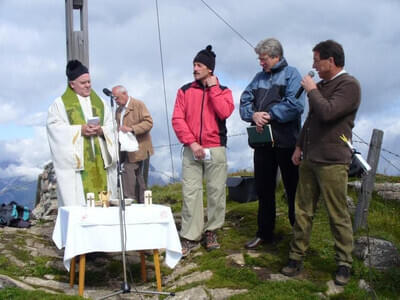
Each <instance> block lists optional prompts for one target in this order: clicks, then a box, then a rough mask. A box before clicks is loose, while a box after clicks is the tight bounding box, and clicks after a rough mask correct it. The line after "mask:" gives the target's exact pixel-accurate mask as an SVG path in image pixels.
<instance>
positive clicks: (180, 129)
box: [172, 81, 234, 148]
mask: <svg viewBox="0 0 400 300" xmlns="http://www.w3.org/2000/svg"><path fill="white" fill-rule="evenodd" d="M233 109H234V104H233V98H232V92H231V90H230V89H228V88H227V87H225V86H222V85H219V83H218V84H217V85H215V86H212V87H210V88H204V87H203V86H202V85H201V83H199V82H196V81H194V82H191V83H188V84H186V85H184V86H183V87H181V88H180V89H179V90H178V94H177V96H176V101H175V107H174V112H173V114H172V127H173V128H174V131H175V134H176V136H177V137H178V139H179V141H180V142H181V143H182V144H184V145H187V146H189V145H190V144H192V143H194V142H197V143H199V144H200V145H201V146H203V147H205V148H209V147H218V146H226V141H227V136H226V133H227V129H226V125H225V120H226V119H227V118H228V117H229V116H230V115H231V114H232V112H233Z"/></svg>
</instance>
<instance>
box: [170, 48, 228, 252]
mask: <svg viewBox="0 0 400 300" xmlns="http://www.w3.org/2000/svg"><path fill="white" fill-rule="evenodd" d="M214 68H215V53H214V52H213V51H212V47H211V46H207V47H206V49H204V50H201V51H200V52H199V53H198V54H197V55H196V56H195V58H194V60H193V76H194V79H195V81H193V82H191V83H188V84H185V85H184V86H182V87H181V88H180V89H179V90H178V94H177V97H176V101H175V107H174V112H173V115H172V126H173V128H174V131H175V133H176V136H177V137H178V139H179V141H180V142H181V143H182V144H183V145H184V147H183V159H182V193H183V205H182V227H181V231H180V236H181V244H182V255H183V256H187V255H188V254H189V253H190V251H191V250H194V249H196V248H198V247H199V246H200V244H199V240H200V239H201V237H202V234H203V232H204V233H205V245H206V249H207V250H212V249H217V248H219V247H220V245H219V243H218V241H217V234H216V230H217V229H219V228H221V227H222V226H223V224H224V221H225V204H226V203H225V202H226V179H227V160H226V143H227V129H226V125H225V120H226V119H227V118H228V117H229V116H230V115H231V114H232V112H233V109H234V104H233V98H232V92H231V90H230V89H228V88H227V87H225V86H223V85H221V84H220V83H219V80H218V79H217V77H216V76H215V75H214ZM203 176H204V177H205V178H206V188H207V223H206V224H205V225H204V216H203Z"/></svg>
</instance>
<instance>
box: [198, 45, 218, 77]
mask: <svg viewBox="0 0 400 300" xmlns="http://www.w3.org/2000/svg"><path fill="white" fill-rule="evenodd" d="M211 49H212V46H211V45H208V46H207V47H206V49H203V50H201V51H200V52H199V53H197V55H196V56H195V58H194V59H193V63H195V62H199V63H202V64H204V65H206V66H207V68H209V69H210V70H211V71H214V68H215V53H214V52H213V51H211Z"/></svg>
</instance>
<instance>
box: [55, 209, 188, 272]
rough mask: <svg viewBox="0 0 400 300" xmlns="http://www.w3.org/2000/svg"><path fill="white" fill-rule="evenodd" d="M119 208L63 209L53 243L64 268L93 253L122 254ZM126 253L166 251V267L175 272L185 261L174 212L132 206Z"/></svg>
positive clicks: (127, 212) (128, 222)
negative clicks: (86, 254) (62, 253)
mask: <svg viewBox="0 0 400 300" xmlns="http://www.w3.org/2000/svg"><path fill="white" fill-rule="evenodd" d="M119 219H120V218H119V207H108V208H102V207H80V206H68V207H66V206H65V207H60V208H59V209H58V215H57V220H56V225H55V227H54V231H53V241H54V243H55V244H56V246H57V247H58V248H59V249H61V248H64V247H65V251H64V266H65V268H66V269H67V270H68V271H69V268H70V262H71V259H72V258H74V257H75V256H78V255H81V254H85V253H90V252H120V251H121V233H120V225H119V224H120V222H119ZM125 220H126V221H125V222H126V237H127V238H126V251H130V250H146V249H164V248H165V249H166V257H165V263H166V264H167V265H168V266H169V267H170V268H173V267H175V265H176V264H177V263H178V262H179V260H180V259H181V257H182V249H181V243H180V240H179V236H178V232H177V230H176V226H175V222H174V219H173V216H172V212H171V208H169V207H168V206H163V205H156V204H152V205H144V204H132V205H130V206H126V209H125Z"/></svg>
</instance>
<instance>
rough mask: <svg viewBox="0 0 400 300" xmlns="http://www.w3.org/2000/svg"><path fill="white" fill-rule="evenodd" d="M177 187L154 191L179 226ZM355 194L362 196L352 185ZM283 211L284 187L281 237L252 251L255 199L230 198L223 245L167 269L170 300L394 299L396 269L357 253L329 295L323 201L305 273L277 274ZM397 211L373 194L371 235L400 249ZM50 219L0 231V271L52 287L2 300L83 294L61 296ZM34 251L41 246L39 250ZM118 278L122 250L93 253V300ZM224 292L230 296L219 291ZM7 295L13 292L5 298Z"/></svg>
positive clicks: (283, 257) (135, 265)
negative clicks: (370, 263) (343, 281)
mask: <svg viewBox="0 0 400 300" xmlns="http://www.w3.org/2000/svg"><path fill="white" fill-rule="evenodd" d="M180 189H181V186H180V184H179V183H176V184H171V185H167V186H154V187H153V188H152V190H153V203H162V204H166V205H169V206H171V207H172V209H173V211H174V212H175V220H176V223H177V226H178V227H179V224H180V215H179V212H180V207H181V200H182V198H181V191H180ZM350 196H351V197H352V198H353V199H354V200H355V199H357V197H356V193H355V191H354V190H352V189H351V190H350ZM286 211H287V206H286V203H285V197H284V193H283V190H282V187H281V186H280V187H279V191H278V195H277V228H276V233H277V236H278V239H277V240H276V241H275V242H274V243H272V244H268V245H263V246H261V247H260V248H258V249H257V250H253V251H248V250H245V249H244V248H243V245H244V243H245V242H246V241H247V240H248V238H249V237H252V236H253V235H254V232H255V229H256V215H257V202H249V203H239V202H233V201H229V200H228V201H227V213H226V222H225V226H224V228H223V229H222V230H220V232H219V233H218V234H219V237H220V242H221V245H222V247H221V249H218V250H215V251H212V252H207V251H205V250H204V248H200V249H199V250H197V251H196V252H195V253H193V254H191V255H190V256H189V257H187V258H186V259H183V260H181V262H180V263H179V265H178V266H177V267H176V268H175V269H174V270H170V269H169V268H167V267H166V266H162V276H163V279H162V281H163V289H164V290H167V291H174V292H177V297H176V298H169V297H168V299H227V298H229V299H234V300H235V299H321V298H325V299H327V298H330V299H370V298H378V299H397V297H398V295H399V294H400V270H399V268H398V267H395V266H393V267H392V268H389V269H387V270H378V269H375V268H369V267H367V266H366V265H365V263H364V262H363V261H362V260H360V259H358V258H355V262H354V268H353V274H352V279H351V281H350V283H349V284H348V285H347V286H346V287H345V288H344V289H342V290H338V291H336V295H335V296H327V293H328V290H329V288H328V285H329V282H330V281H331V279H332V274H333V273H334V271H335V268H336V267H335V262H334V252H333V241H332V238H331V234H330V230H329V223H328V220H327V215H326V213H325V210H324V207H323V205H320V208H319V210H318V212H317V214H316V216H315V221H314V228H313V235H312V240H311V247H310V249H309V252H308V256H307V258H306V260H305V270H304V272H303V273H302V274H301V275H299V276H297V277H296V278H295V279H288V278H285V276H282V275H280V274H279V270H280V268H281V267H282V266H283V265H284V264H285V263H286V261H287V253H288V245H289V242H290V239H291V229H290V225H289V223H288V220H287V217H286ZM399 214H400V204H399V203H398V202H388V201H386V200H384V199H382V198H381V197H379V196H378V195H375V194H374V196H373V200H372V202H371V206H370V214H369V236H370V237H371V238H372V237H378V238H382V239H385V240H388V241H391V242H392V243H393V244H394V245H395V246H396V247H397V249H399V246H400V228H399V221H398V216H399ZM53 222H54V221H51V220H49V221H41V222H38V223H37V224H36V225H35V226H33V227H32V228H31V229H28V230H12V229H11V230H10V229H7V230H6V229H0V245H2V246H0V251H1V254H2V255H1V256H0V257H1V258H0V274H3V275H7V276H9V277H12V278H14V279H17V280H20V281H21V282H25V283H27V284H30V286H31V285H33V286H36V287H38V286H42V287H43V288H45V289H46V290H47V293H45V292H43V291H42V292H39V291H37V292H26V291H23V290H21V289H16V288H6V289H1V288H0V299H3V298H5V299H28V298H29V299H78V298H77V297H71V296H61V294H60V293H67V294H70V295H71V294H72V295H76V294H77V289H76V288H75V289H69V288H68V284H67V282H68V273H67V272H66V271H65V269H64V268H63V266H62V265H61V257H62V251H59V250H57V249H56V248H55V246H54V244H53V243H52V241H51V238H50V237H51V232H52V227H53V226H54V223H53ZM366 234H367V232H366V231H361V232H358V233H357V234H356V238H358V237H360V236H365V235H366ZM35 248H36V249H35ZM37 248H39V249H42V250H41V251H40V250H39V251H38V250H37ZM43 249H44V250H45V251H44V250H43ZM129 257H130V258H129V263H128V270H129V282H130V283H132V286H135V287H136V288H138V289H142V288H149V289H154V269H153V267H152V264H151V261H152V258H151V256H149V257H148V273H149V274H150V275H149V277H150V278H149V279H150V284H143V283H142V282H141V281H140V279H139V278H140V264H139V261H138V259H137V257H135V253H129ZM149 262H150V263H149ZM121 276H122V267H121V262H120V258H119V256H118V255H110V254H104V253H103V254H97V255H95V256H92V258H91V259H88V262H87V272H86V289H85V291H86V294H85V295H86V296H88V297H93V298H95V297H99V296H100V295H105V294H107V293H108V292H111V291H112V290H113V289H118V288H119V284H120V283H121V282H122V277H121ZM32 278H33V279H32ZM132 279H133V280H132ZM0 283H1V280H0ZM362 284H364V287H363V285H362ZM365 284H366V285H367V287H368V288H366V287H365ZM0 286H1V285H0ZM50 291H52V292H54V291H55V292H57V293H58V294H57V295H51V294H49V293H48V292H50ZM329 291H330V290H329ZM189 293H192V294H191V295H192V296H191V297H189V296H187V297H189V298H183V296H181V298H180V296H179V295H189ZM220 293H222V294H223V295H225V298H221V297H220V296H218V295H220ZM193 294H194V295H195V296H193ZM235 294H237V295H236V296H235ZM5 295H13V296H12V297H11V298H6V297H5ZM35 297H36V298H35ZM129 297H130V298H129ZM135 297H136V298H137V297H138V296H137V295H133V294H132V295H129V296H128V295H127V296H126V297H125V298H114V299H136V298H135ZM146 297H147V296H146ZM146 297H144V299H147V298H146ZM211 297H212V298H211ZM151 299H157V298H154V297H153V298H151Z"/></svg>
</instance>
